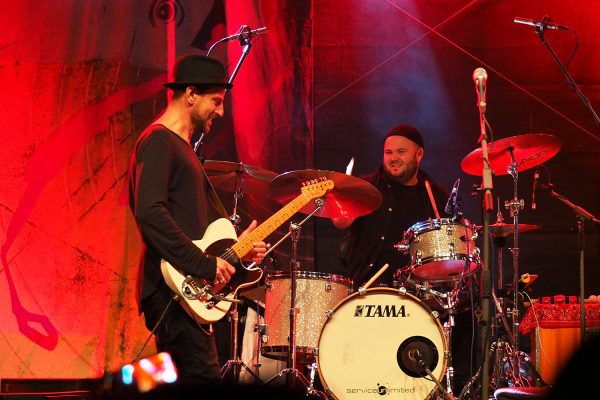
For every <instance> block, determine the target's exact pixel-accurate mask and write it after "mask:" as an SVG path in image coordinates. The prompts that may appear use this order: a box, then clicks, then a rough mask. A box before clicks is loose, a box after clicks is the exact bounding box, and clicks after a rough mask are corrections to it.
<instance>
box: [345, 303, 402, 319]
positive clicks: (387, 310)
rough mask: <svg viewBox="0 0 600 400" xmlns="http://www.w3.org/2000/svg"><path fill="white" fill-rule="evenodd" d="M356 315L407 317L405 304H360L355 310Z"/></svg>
mask: <svg viewBox="0 0 600 400" xmlns="http://www.w3.org/2000/svg"><path fill="white" fill-rule="evenodd" d="M354 316H355V317H367V318H368V317H388V318H389V317H406V309H405V308H404V306H398V307H396V305H391V306H390V305H385V306H382V305H358V306H356V309H355V310H354Z"/></svg>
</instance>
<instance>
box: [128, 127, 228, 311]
mask: <svg viewBox="0 0 600 400" xmlns="http://www.w3.org/2000/svg"><path fill="white" fill-rule="evenodd" d="M207 191H208V182H207V179H206V176H205V174H204V172H203V171H202V166H201V164H200V162H199V160H198V158H197V157H196V154H195V153H194V150H193V149H192V147H191V146H190V144H189V143H188V142H186V141H185V140H183V139H182V138H181V137H180V136H178V135H177V134H176V133H174V132H172V131H170V130H169V129H167V128H166V127H164V126H163V125H151V126H149V127H148V128H146V129H145V130H144V132H142V134H141V135H140V137H139V138H138V141H137V143H136V146H135V151H134V154H133V157H132V161H131V167H130V175H129V202H130V207H131V210H132V211H133V215H134V217H135V220H136V222H137V225H138V229H139V231H140V233H141V235H142V240H143V248H142V255H141V259H140V270H139V272H138V288H137V289H138V301H139V302H140V304H141V303H142V302H143V300H145V299H146V298H148V297H150V296H151V295H152V294H154V293H155V292H156V291H158V290H159V289H160V288H161V287H166V286H165V284H164V280H163V277H162V273H161V270H160V261H161V258H164V259H165V260H166V261H168V262H169V263H170V264H171V265H173V266H176V267H177V268H178V269H179V270H181V271H183V272H184V273H186V274H190V275H193V276H196V277H200V278H206V279H209V280H213V279H214V278H215V272H216V260H215V258H213V257H207V256H206V255H205V254H204V253H203V252H202V251H201V250H200V249H199V248H198V247H197V246H196V245H195V244H194V243H193V242H192V240H197V239H200V238H202V235H203V234H204V232H205V230H206V227H207V226H208V224H209V223H210V222H212V221H213V220H215V219H216V218H217V217H218V213H217V211H216V210H215V209H214V207H212V205H211V202H210V201H209V199H208V195H207V193H208V192H207Z"/></svg>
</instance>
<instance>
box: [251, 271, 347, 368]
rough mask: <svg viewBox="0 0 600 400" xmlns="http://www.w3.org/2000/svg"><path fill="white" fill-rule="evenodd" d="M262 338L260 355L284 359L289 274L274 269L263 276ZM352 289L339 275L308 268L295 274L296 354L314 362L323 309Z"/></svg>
mask: <svg viewBox="0 0 600 400" xmlns="http://www.w3.org/2000/svg"><path fill="white" fill-rule="evenodd" d="M266 286H267V290H266V298H265V323H266V324H267V334H266V338H267V339H266V341H264V342H263V343H262V348H261V354H262V355H263V356H265V357H268V358H274V359H277V360H285V359H286V358H287V354H288V351H289V333H290V295H291V288H292V281H291V274H290V273H284V272H275V273H273V274H270V275H268V276H267V277H266ZM351 291H352V280H350V279H349V278H345V277H343V276H340V275H331V274H324V273H320V272H311V271H297V273H296V308H297V309H298V315H297V319H296V354H297V355H298V357H299V359H300V360H301V361H314V354H315V353H316V349H317V343H318V340H319V333H320V332H321V327H322V326H323V323H325V320H326V319H327V312H328V311H330V310H331V309H333V307H334V306H335V305H336V304H337V303H339V302H340V301H341V300H342V299H344V298H346V297H347V296H348V295H349V294H350V293H351Z"/></svg>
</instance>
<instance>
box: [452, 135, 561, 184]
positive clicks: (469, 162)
mask: <svg viewBox="0 0 600 400" xmlns="http://www.w3.org/2000/svg"><path fill="white" fill-rule="evenodd" d="M560 146H561V144H560V141H559V140H558V138H557V137H556V136H554V135H549V134H547V133H529V134H526V135H519V136H512V137H508V138H505V139H500V140H496V141H494V142H490V143H488V147H487V148H488V159H489V161H490V168H491V169H492V171H494V173H495V174H496V175H506V174H508V167H509V166H510V164H511V163H512V158H511V154H510V153H511V150H512V153H513V155H514V157H515V162H516V164H517V172H520V171H525V170H527V169H529V168H533V167H535V166H537V165H540V164H542V163H544V162H545V161H547V160H549V159H551V158H552V157H554V156H555V155H556V153H558V151H559V150H560ZM482 155H483V151H482V150H481V148H479V149H475V150H473V151H472V152H470V153H469V154H468V155H467V156H466V157H465V158H463V160H462V162H461V163H460V167H461V169H462V170H463V171H464V172H466V173H467V174H470V175H476V176H481V175H482V169H483V162H482Z"/></svg>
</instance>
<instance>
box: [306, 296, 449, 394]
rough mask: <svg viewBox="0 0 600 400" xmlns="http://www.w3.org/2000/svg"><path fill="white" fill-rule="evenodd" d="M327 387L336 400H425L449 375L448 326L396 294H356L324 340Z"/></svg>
mask: <svg viewBox="0 0 600 400" xmlns="http://www.w3.org/2000/svg"><path fill="white" fill-rule="evenodd" d="M318 344H319V353H318V356H317V362H318V366H319V375H320V377H321V382H322V384H323V385H324V387H325V389H326V390H327V392H328V393H329V394H330V395H331V397H332V398H335V399H361V400H362V399H381V398H382V397H381V396H384V395H390V398H406V399H425V398H427V397H428V396H429V395H431V394H432V392H433V391H434V390H435V388H436V385H435V383H434V382H433V381H432V380H431V378H430V377H429V376H428V375H427V373H426V372H425V371H424V369H423V367H422V366H421V365H420V364H419V359H422V361H423V362H424V363H425V366H426V367H427V368H428V369H429V370H430V371H431V372H432V373H433V376H435V377H436V379H438V380H441V379H442V378H443V375H444V373H445V371H446V358H445V353H446V351H447V344H446V339H445V337H444V333H443V329H442V326H441V325H440V323H439V321H438V320H437V319H436V318H435V317H434V316H433V315H432V313H431V311H430V310H429V309H428V308H427V306H425V305H424V304H423V303H422V302H421V301H420V300H419V299H417V298H416V297H414V296H413V295H410V294H407V293H405V292H400V291H398V290H394V289H387V288H377V289H368V290H366V291H365V292H364V293H361V292H358V293H354V294H352V295H351V296H349V297H348V298H346V299H345V300H343V301H342V302H340V303H339V304H338V305H337V306H336V307H335V308H334V309H333V311H332V312H331V313H330V317H329V318H328V319H327V321H326V322H325V324H324V325H323V329H322V330H321V335H320V337H319V342H318Z"/></svg>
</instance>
